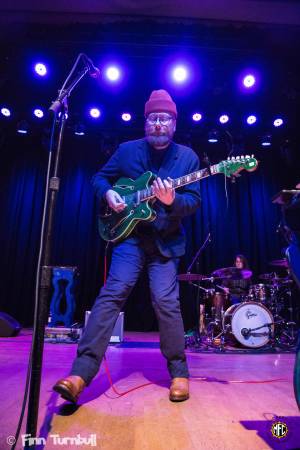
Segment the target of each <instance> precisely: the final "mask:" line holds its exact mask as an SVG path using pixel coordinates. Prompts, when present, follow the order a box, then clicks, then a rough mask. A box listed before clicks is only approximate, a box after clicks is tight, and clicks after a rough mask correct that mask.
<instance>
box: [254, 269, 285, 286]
mask: <svg viewBox="0 0 300 450" xmlns="http://www.w3.org/2000/svg"><path fill="white" fill-rule="evenodd" d="M258 278H259V279H260V280H265V281H268V282H270V283H273V284H276V283H290V282H291V281H292V280H291V279H290V278H289V277H277V276H276V273H274V272H271V273H263V274H261V275H259V277H258Z"/></svg>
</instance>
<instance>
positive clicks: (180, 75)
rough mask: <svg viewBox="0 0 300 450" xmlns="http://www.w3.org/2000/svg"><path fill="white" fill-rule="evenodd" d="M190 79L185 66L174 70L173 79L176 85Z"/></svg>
mask: <svg viewBox="0 0 300 450" xmlns="http://www.w3.org/2000/svg"><path fill="white" fill-rule="evenodd" d="M187 77H188V71H187V68H186V67H184V66H176V67H174V69H173V70H172V78H173V80H174V81H175V82H176V83H183V82H184V81H186V79H187Z"/></svg>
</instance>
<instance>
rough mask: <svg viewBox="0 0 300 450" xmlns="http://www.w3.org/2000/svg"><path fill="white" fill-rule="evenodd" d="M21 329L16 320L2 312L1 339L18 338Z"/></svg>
mask: <svg viewBox="0 0 300 450" xmlns="http://www.w3.org/2000/svg"><path fill="white" fill-rule="evenodd" d="M21 328H22V327H21V325H20V324H19V322H17V321H16V319H14V318H13V317H11V316H9V315H8V314H6V313H4V312H0V337H9V336H16V335H17V334H18V333H19V331H20V330H21Z"/></svg>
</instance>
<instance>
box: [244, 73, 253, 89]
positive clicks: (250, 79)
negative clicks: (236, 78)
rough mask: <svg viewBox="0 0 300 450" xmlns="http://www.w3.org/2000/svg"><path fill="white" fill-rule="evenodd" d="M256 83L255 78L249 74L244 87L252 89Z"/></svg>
mask: <svg viewBox="0 0 300 450" xmlns="http://www.w3.org/2000/svg"><path fill="white" fill-rule="evenodd" d="M255 81H256V80H255V76H254V75H252V74H250V73H249V74H248V75H246V76H244V78H243V85H244V86H245V87H246V88H251V87H253V86H254V85H255Z"/></svg>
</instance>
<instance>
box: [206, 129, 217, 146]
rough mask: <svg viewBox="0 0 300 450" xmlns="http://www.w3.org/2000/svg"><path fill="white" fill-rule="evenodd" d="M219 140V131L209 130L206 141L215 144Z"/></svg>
mask: <svg viewBox="0 0 300 450" xmlns="http://www.w3.org/2000/svg"><path fill="white" fill-rule="evenodd" d="M218 141H219V133H218V131H217V130H211V131H210V132H209V133H208V142H210V143H211V144H215V143H217V142H218Z"/></svg>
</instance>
